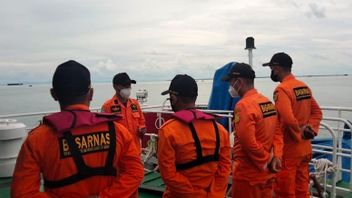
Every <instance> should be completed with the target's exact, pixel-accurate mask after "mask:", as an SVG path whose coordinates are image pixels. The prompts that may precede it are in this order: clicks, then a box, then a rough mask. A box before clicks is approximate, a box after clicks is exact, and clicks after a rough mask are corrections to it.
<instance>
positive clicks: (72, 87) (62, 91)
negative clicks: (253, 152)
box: [52, 60, 90, 96]
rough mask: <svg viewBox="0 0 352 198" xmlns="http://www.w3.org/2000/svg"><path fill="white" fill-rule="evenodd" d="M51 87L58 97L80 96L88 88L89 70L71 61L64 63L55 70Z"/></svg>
mask: <svg viewBox="0 0 352 198" xmlns="http://www.w3.org/2000/svg"><path fill="white" fill-rule="evenodd" d="M52 85H53V89H54V91H55V92H56V94H57V95H58V96H82V95H84V94H86V93H87V92H88V90H89V88H90V73H89V70H88V69H87V68H86V67H85V66H83V65H82V64H80V63H78V62H76V61H73V60H69V61H67V62H64V63H62V64H61V65H59V66H58V67H57V68H56V70H55V73H54V76H53V82H52Z"/></svg>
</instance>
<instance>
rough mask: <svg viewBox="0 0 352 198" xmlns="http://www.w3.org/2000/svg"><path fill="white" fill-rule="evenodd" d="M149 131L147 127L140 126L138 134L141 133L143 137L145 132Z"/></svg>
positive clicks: (140, 136)
mask: <svg viewBox="0 0 352 198" xmlns="http://www.w3.org/2000/svg"><path fill="white" fill-rule="evenodd" d="M146 132H147V128H145V127H144V128H140V129H139V130H138V135H139V138H141V139H142V138H143V136H144V134H145V133H146Z"/></svg>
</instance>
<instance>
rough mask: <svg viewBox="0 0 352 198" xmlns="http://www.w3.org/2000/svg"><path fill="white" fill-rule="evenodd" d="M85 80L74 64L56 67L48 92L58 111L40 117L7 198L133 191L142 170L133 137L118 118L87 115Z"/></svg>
mask: <svg viewBox="0 0 352 198" xmlns="http://www.w3.org/2000/svg"><path fill="white" fill-rule="evenodd" d="M90 82H91V81H90V73H89V70H88V69H87V68H86V67H85V66H83V65H81V64H80V63H78V62H76V61H67V62H65V63H63V64H61V65H59V66H58V67H57V68H56V71H55V73H54V76H53V81H52V85H53V88H52V89H51V94H52V96H53V98H54V99H55V100H58V102H59V104H60V108H61V112H58V113H54V114H51V115H48V116H45V117H44V119H43V124H40V125H39V126H38V127H37V128H35V129H33V130H32V131H31V132H30V133H29V135H28V137H27V139H26V140H25V142H24V143H23V145H22V148H21V151H20V153H19V155H18V158H17V162H16V167H15V171H14V173H13V181H12V185H11V197H77V198H82V197H86V198H87V197H91V198H92V197H101V198H103V197H126V198H127V197H131V195H132V194H133V192H135V191H136V190H137V188H138V186H139V185H140V183H141V181H142V179H143V175H144V170H143V165H142V163H141V161H140V156H139V152H138V150H137V147H136V146H135V144H134V141H133V137H132V136H131V134H130V133H129V131H128V130H127V129H126V128H125V127H124V126H122V125H121V124H118V123H117V122H115V121H116V120H117V119H119V117H118V116H116V115H112V114H109V115H108V114H97V113H92V112H90V111H89V103H90V101H91V99H92V96H93V89H92V88H91V83H90ZM41 176H42V178H43V180H44V191H40V190H39V189H40V188H41V187H40V183H41V182H40V180H41Z"/></svg>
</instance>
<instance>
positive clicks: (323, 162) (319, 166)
mask: <svg viewBox="0 0 352 198" xmlns="http://www.w3.org/2000/svg"><path fill="white" fill-rule="evenodd" d="M312 163H313V166H314V169H315V173H314V174H315V176H316V177H318V178H319V177H322V176H326V173H333V172H336V171H337V167H336V166H335V165H334V164H333V163H332V162H331V161H330V160H328V159H324V158H321V159H312Z"/></svg>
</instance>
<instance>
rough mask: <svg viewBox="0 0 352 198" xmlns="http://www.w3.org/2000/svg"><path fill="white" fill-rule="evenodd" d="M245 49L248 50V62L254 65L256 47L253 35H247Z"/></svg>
mask: <svg viewBox="0 0 352 198" xmlns="http://www.w3.org/2000/svg"><path fill="white" fill-rule="evenodd" d="M244 49H245V50H248V63H249V65H250V66H252V67H253V65H252V64H253V52H252V50H253V49H256V48H255V47H254V38H253V37H247V38H246V48H244Z"/></svg>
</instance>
